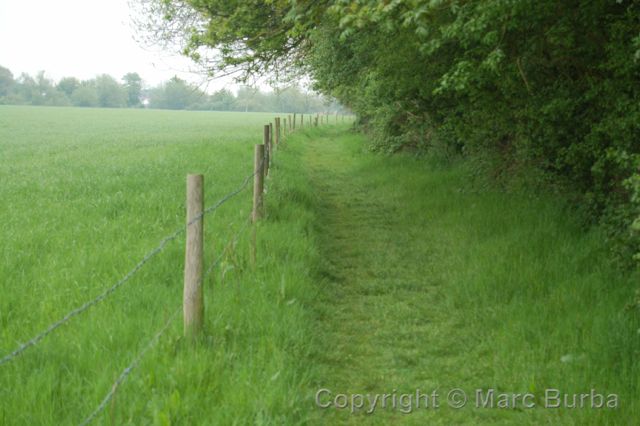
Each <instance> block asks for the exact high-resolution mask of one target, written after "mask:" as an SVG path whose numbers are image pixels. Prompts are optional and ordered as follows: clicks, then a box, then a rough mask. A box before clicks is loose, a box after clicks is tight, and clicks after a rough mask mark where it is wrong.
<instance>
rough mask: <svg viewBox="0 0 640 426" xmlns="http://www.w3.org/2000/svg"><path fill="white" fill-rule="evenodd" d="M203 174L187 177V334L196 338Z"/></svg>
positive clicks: (200, 315) (200, 305) (200, 299)
mask: <svg viewBox="0 0 640 426" xmlns="http://www.w3.org/2000/svg"><path fill="white" fill-rule="evenodd" d="M203 185H204V177H203V176H202V175H194V174H190V175H188V176H187V237H186V247H185V260H184V293H183V311H184V335H185V337H189V338H194V337H196V336H197V335H198V334H200V332H201V331H202V324H203V319H204V299H203V297H202V265H203V261H202V254H203V224H204V217H203V216H202V214H203V211H204V187H203Z"/></svg>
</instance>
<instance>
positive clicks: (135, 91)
mask: <svg viewBox="0 0 640 426" xmlns="http://www.w3.org/2000/svg"><path fill="white" fill-rule="evenodd" d="M122 80H123V81H124V87H125V90H126V92H127V106H128V107H139V106H141V105H142V104H141V98H142V78H141V77H140V75H138V73H135V72H130V73H127V74H125V76H124V77H122Z"/></svg>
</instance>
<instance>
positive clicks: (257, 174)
mask: <svg viewBox="0 0 640 426" xmlns="http://www.w3.org/2000/svg"><path fill="white" fill-rule="evenodd" d="M318 118H319V116H317V117H316V121H315V123H314V124H315V126H317V125H318ZM327 122H328V120H327ZM275 123H276V125H275V132H274V129H273V124H272V123H271V124H270V125H267V126H265V134H264V141H263V144H262V148H261V149H260V150H258V149H256V153H258V152H261V153H263V155H262V158H261V159H260V161H256V162H254V171H253V173H251V174H249V175H247V176H245V178H244V179H243V180H242V182H241V184H240V185H239V186H238V187H236V188H235V189H234V190H232V191H231V192H229V193H227V194H226V195H225V196H223V197H222V198H220V199H219V200H218V201H217V202H215V203H214V204H212V205H211V206H209V207H207V208H205V209H203V210H202V212H201V213H200V214H198V215H196V216H195V217H193V218H192V219H190V220H188V221H187V223H186V225H185V226H181V227H180V228H177V229H176V230H174V231H173V232H172V233H170V234H169V235H167V236H165V237H164V238H163V239H162V240H160V243H159V244H158V245H157V246H156V247H154V248H153V249H151V250H150V251H149V252H147V253H146V254H145V255H144V256H143V257H142V259H141V260H140V261H138V263H136V265H135V266H134V267H133V268H132V269H131V270H129V271H128V272H127V273H126V274H125V275H124V276H123V277H122V278H121V279H119V280H118V281H117V282H115V283H114V284H113V285H112V286H111V287H109V288H107V289H106V290H104V291H102V292H101V293H100V294H98V295H97V296H96V297H94V298H93V299H91V300H89V301H87V302H85V303H83V304H82V305H80V306H78V307H77V308H75V309H72V310H71V311H69V312H68V313H67V314H65V315H64V316H63V317H62V318H60V319H59V320H57V321H55V322H53V323H52V324H50V325H49V326H48V327H46V328H45V329H44V330H43V331H41V332H40V333H38V334H36V335H35V336H34V337H32V338H31V339H29V340H28V341H26V342H25V343H21V344H19V345H18V346H17V348H16V349H14V350H13V351H11V352H9V353H8V354H6V355H4V356H3V357H2V358H0V366H2V365H4V364H7V363H9V362H11V361H14V360H15V359H17V358H18V357H20V355H22V354H23V353H24V352H25V351H26V350H27V349H29V348H31V347H34V346H36V345H38V344H39V343H40V342H41V341H42V340H43V339H44V338H45V337H47V336H48V335H49V334H51V333H53V332H54V331H55V330H56V329H58V328H59V327H61V326H62V325H64V324H66V323H67V322H69V321H70V320H71V319H73V318H74V317H76V316H78V315H80V314H82V313H83V312H85V311H87V310H88V309H89V308H91V307H93V306H95V305H97V304H99V303H100V302H101V301H103V300H104V299H106V298H107V297H109V296H110V295H112V294H113V293H115V292H116V290H118V289H119V288H120V287H122V286H123V285H124V284H126V283H127V282H128V281H129V280H131V279H132V278H133V277H134V276H135V275H136V273H137V272H138V271H140V270H141V269H142V268H143V267H144V266H145V265H146V264H147V263H148V262H149V261H151V260H152V259H153V258H155V257H156V256H157V255H158V254H159V253H160V252H162V251H163V250H164V248H165V247H166V246H167V244H169V243H170V242H172V241H174V240H176V239H177V238H178V237H179V236H180V235H182V234H184V233H186V231H187V230H188V229H189V227H190V226H191V225H194V224H196V223H197V222H199V221H201V220H203V218H204V217H205V216H207V215H208V214H210V213H212V212H214V211H216V210H217V209H218V208H220V207H221V206H223V205H224V204H225V203H226V202H228V201H229V200H231V199H232V198H234V197H236V196H237V195H239V194H240V193H241V192H242V191H243V190H244V189H246V188H247V187H248V186H249V183H250V182H251V180H252V179H255V180H254V187H255V186H256V185H258V184H259V187H260V190H261V191H260V192H259V193H256V190H255V188H254V200H253V204H254V206H253V211H252V213H251V214H250V215H249V217H247V218H246V219H245V220H243V223H242V225H241V226H240V227H239V228H238V229H237V230H236V232H235V233H234V234H233V236H232V238H230V239H229V240H228V241H227V244H226V245H225V246H223V247H224V248H223V249H222V250H221V251H220V253H219V255H218V256H217V257H216V258H215V259H213V261H212V262H211V263H210V265H209V267H208V268H207V269H206V271H205V272H204V273H203V274H202V276H201V278H200V282H199V285H201V284H203V282H204V280H205V279H206V278H207V277H208V276H209V275H210V274H211V272H212V271H213V270H214V269H215V267H216V266H218V265H219V264H220V262H221V261H222V259H223V258H224V256H225V255H226V254H227V252H228V251H229V249H230V247H235V245H236V244H237V241H238V239H239V237H240V235H241V234H242V232H243V231H244V230H245V229H247V228H248V227H249V225H250V224H252V223H254V222H255V221H256V219H257V218H259V217H260V216H261V215H260V214H256V209H257V208H262V204H263V201H262V195H263V193H264V192H266V190H265V189H264V187H263V183H262V179H263V177H265V176H263V175H267V174H268V172H269V164H270V163H271V161H272V154H273V140H274V134H275V143H276V146H277V145H278V144H279V142H280V141H281V140H282V137H283V135H284V134H287V133H291V132H294V131H295V114H294V121H293V123H292V120H291V116H289V122H288V125H287V120H286V118H285V123H284V128H282V127H281V125H280V124H281V123H280V118H279V117H278V118H276V120H275ZM303 123H304V121H303V120H302V116H301V123H300V124H301V126H300V127H301V128H302V126H303ZM309 125H312V124H311V120H309ZM267 127H268V128H269V132H268V133H267ZM260 146H261V145H256V148H258V147H260ZM254 236H255V235H254ZM254 244H255V241H254ZM253 250H254V256H255V247H254V249H253ZM180 311H181V308H178V309H176V310H174V311H173V312H172V313H171V314H170V315H169V317H168V319H167V320H166V321H165V322H164V323H163V325H162V327H161V328H160V329H159V330H158V331H157V332H156V333H155V334H154V335H153V337H152V338H151V339H150V340H149V341H148V342H147V344H146V345H145V346H144V347H143V348H142V349H141V350H140V351H139V352H138V353H137V355H136V356H135V357H134V358H133V360H132V361H131V363H130V364H129V365H128V366H127V367H126V368H125V369H124V370H122V372H121V373H120V375H119V376H118V378H117V379H116V380H115V381H114V383H113V384H112V386H111V389H110V390H109V392H107V394H106V395H105V397H104V398H103V399H102V401H101V402H100V404H98V406H97V407H96V408H95V409H94V410H93V411H92V412H91V413H90V414H89V415H88V416H87V417H86V418H85V419H84V420H83V421H82V423H80V424H81V425H82V426H84V425H88V424H90V423H91V422H92V421H93V420H95V419H96V418H97V417H98V416H99V415H100V414H101V413H102V412H103V411H104V409H105V408H106V407H107V405H108V404H109V402H110V401H111V400H112V398H113V397H114V395H115V394H116V392H117V389H118V387H119V386H120V385H121V384H122V383H123V382H124V381H125V380H126V379H127V377H128V376H129V375H130V374H131V373H132V372H133V371H134V370H135V369H136V368H137V367H138V366H139V364H140V363H141V361H142V360H143V358H144V357H145V355H146V354H147V353H148V352H149V351H150V350H151V349H152V348H153V347H154V346H155V345H156V344H157V343H158V342H159V341H160V338H161V337H162V336H163V335H164V334H165V332H166V331H167V330H169V328H170V326H171V324H172V322H173V321H174V320H175V319H176V317H177V316H178V314H179V313H180Z"/></svg>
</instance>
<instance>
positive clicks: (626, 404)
mask: <svg viewBox="0 0 640 426" xmlns="http://www.w3.org/2000/svg"><path fill="white" fill-rule="evenodd" d="M305 143H306V144H307V150H306V154H305V156H304V161H303V164H304V167H305V168H307V172H308V175H309V179H310V181H311V186H312V187H313V188H314V190H315V192H316V197H317V202H318V206H319V207H318V214H317V231H318V236H319V237H318V238H319V245H320V253H321V256H322V258H323V263H322V267H321V268H320V278H319V280H318V282H319V284H318V285H319V287H320V288H319V292H318V293H319V296H318V299H317V303H316V305H315V310H316V324H315V329H316V330H317V332H318V346H317V350H316V353H315V358H314V362H315V363H317V364H318V368H319V371H320V374H319V376H318V377H319V378H318V380H317V382H316V383H315V388H313V389H311V390H310V391H309V393H310V395H313V394H315V392H316V391H317V390H319V389H321V388H325V389H328V390H330V391H331V393H332V394H331V395H328V394H327V393H323V394H322V397H321V398H320V399H321V402H322V403H325V404H326V403H329V402H331V401H333V397H335V395H336V394H339V393H340V394H347V395H349V394H395V395H396V397H399V396H400V395H401V394H404V393H407V394H411V395H415V393H416V390H418V389H419V390H420V391H421V393H422V394H431V392H432V391H434V390H437V391H438V394H439V399H438V402H439V405H440V408H438V409H435V408H434V407H431V408H428V409H425V408H424V400H423V401H421V404H422V407H423V408H415V405H414V406H413V412H412V413H403V412H402V411H403V410H404V411H407V406H406V405H405V406H404V407H403V406H402V405H401V404H400V403H398V404H397V406H396V407H397V408H396V409H395V410H394V409H386V410H385V409H382V408H380V406H378V408H377V409H376V411H375V412H374V413H371V414H367V413H365V411H366V410H367V409H368V408H369V407H370V406H369V405H368V402H367V400H366V399H365V401H364V405H365V406H364V408H361V409H356V410H355V411H356V413H351V412H350V409H349V408H346V409H336V408H327V409H324V410H323V409H319V408H317V407H315V404H314V409H315V413H314V416H313V417H312V418H313V421H312V423H313V424H374V425H378V424H379V425H383V424H415V425H422V424H585V423H593V424H604V423H611V424H620V422H622V423H625V422H626V421H629V420H630V419H633V418H634V415H635V414H634V413H637V410H638V408H637V407H638V404H637V402H636V400H637V398H635V397H634V395H636V396H637V387H636V384H637V379H636V378H635V377H637V376H631V377H629V376H627V373H631V372H636V370H637V369H636V367H634V366H633V364H634V361H633V357H634V353H636V352H635V351H636V350H637V347H638V345H637V337H636V335H635V334H636V328H634V327H635V324H637V322H636V321H635V319H634V317H633V315H629V314H628V313H626V312H625V311H624V305H625V303H626V302H627V301H628V298H630V297H631V295H632V294H633V288H634V279H636V278H637V277H629V276H624V274H618V273H617V272H616V271H615V270H614V269H613V268H611V267H610V266H607V263H606V261H605V260H603V259H604V258H605V257H604V256H602V255H603V253H602V250H603V248H602V246H601V244H600V239H599V237H600V236H599V235H598V234H597V233H595V232H590V233H584V232H583V231H581V230H580V228H579V225H578V224H577V223H574V221H572V220H571V219H570V214H565V213H566V212H565V213H563V211H562V209H561V208H560V206H559V204H558V203H556V202H555V201H553V200H538V199H535V198H529V197H526V196H520V195H517V194H511V195H509V194H500V193H492V192H486V191H483V192H481V193H470V192H468V191H465V189H468V188H469V183H468V182H467V181H465V177H466V173H465V172H464V170H463V169H461V168H460V167H453V168H450V167H438V166H437V165H435V164H428V162H425V160H424V159H415V158H411V157H409V156H403V155H400V156H396V157H394V158H389V157H385V156H376V155H373V154H370V153H367V152H366V151H365V148H364V145H365V144H364V141H363V138H362V137H361V136H358V135H353V134H347V133H344V132H338V131H329V132H326V131H325V132H322V133H318V132H314V131H311V132H310V137H309V139H308V141H305ZM454 388H461V389H463V390H464V391H465V392H466V394H467V396H468V403H467V405H466V406H465V408H463V409H455V410H454V409H451V408H449V407H448V404H447V399H446V397H447V393H448V391H449V390H451V389H454ZM546 388H557V389H560V390H561V391H563V392H569V393H572V392H578V393H579V392H589V390H590V389H592V388H595V389H596V390H598V391H600V392H602V393H610V392H615V393H618V394H620V398H621V403H620V404H621V407H620V408H619V409H617V410H606V409H602V410H592V409H589V408H583V409H579V408H578V409H567V410H559V409H544V408H535V409H523V407H522V405H520V406H518V407H516V408H515V409H504V408H503V409H497V408H494V409H488V408H482V409H477V408H475V407H474V406H475V403H476V401H475V394H474V391H475V390H476V389H484V390H487V389H495V390H496V392H497V393H498V392H504V393H509V394H513V393H525V392H530V393H533V394H535V395H536V401H535V402H536V405H538V406H541V405H542V404H543V401H542V396H543V395H544V389H546ZM390 401H391V400H390V399H389V400H388V402H387V404H389V405H391V402H390ZM405 401H406V399H405ZM414 401H415V399H414ZM339 402H341V403H344V400H340V401H339ZM405 404H406V402H405Z"/></svg>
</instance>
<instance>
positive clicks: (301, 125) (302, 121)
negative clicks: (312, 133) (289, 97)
mask: <svg viewBox="0 0 640 426" xmlns="http://www.w3.org/2000/svg"><path fill="white" fill-rule="evenodd" d="M303 127H304V114H300V128H301V129H302V128H303Z"/></svg>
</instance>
